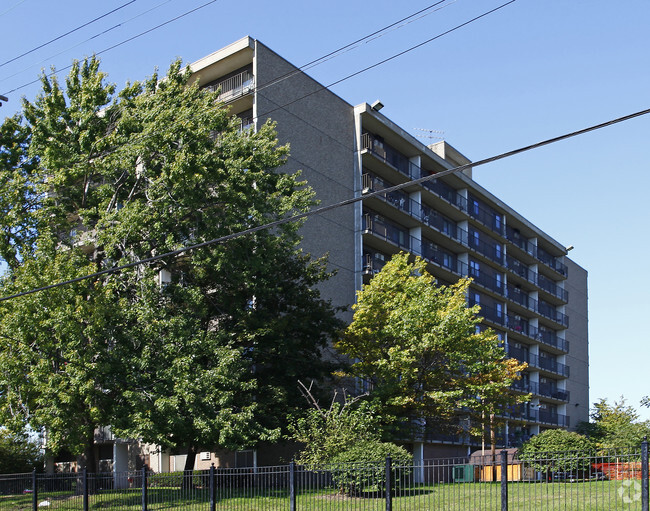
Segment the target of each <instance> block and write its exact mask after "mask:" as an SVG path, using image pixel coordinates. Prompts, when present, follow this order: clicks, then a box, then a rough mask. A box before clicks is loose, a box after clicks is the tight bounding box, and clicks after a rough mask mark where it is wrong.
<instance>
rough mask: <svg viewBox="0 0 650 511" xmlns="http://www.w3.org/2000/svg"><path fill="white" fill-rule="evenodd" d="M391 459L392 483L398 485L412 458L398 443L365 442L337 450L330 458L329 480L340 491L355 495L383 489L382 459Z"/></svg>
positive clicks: (384, 474) (383, 465) (402, 480)
mask: <svg viewBox="0 0 650 511" xmlns="http://www.w3.org/2000/svg"><path fill="white" fill-rule="evenodd" d="M388 456H390V457H391V460H392V466H393V470H392V486H393V488H395V487H398V486H400V485H401V484H403V483H404V482H405V480H406V479H407V478H408V476H409V473H410V470H411V467H410V466H409V465H411V464H412V460H413V457H412V456H411V454H409V453H408V452H407V451H406V450H405V449H404V448H403V447H400V446H398V445H395V444H392V443H387V442H379V441H374V440H370V441H366V442H362V443H359V444H356V445H354V446H352V447H350V448H349V449H347V450H345V451H343V452H341V453H339V454H338V455H337V456H335V457H334V458H333V459H332V464H333V467H332V479H333V480H334V483H335V484H336V486H337V488H338V489H339V491H340V492H341V493H345V494H346V495H359V494H361V493H363V492H367V491H374V492H383V491H384V489H385V488H386V465H385V461H386V458H387V457H388Z"/></svg>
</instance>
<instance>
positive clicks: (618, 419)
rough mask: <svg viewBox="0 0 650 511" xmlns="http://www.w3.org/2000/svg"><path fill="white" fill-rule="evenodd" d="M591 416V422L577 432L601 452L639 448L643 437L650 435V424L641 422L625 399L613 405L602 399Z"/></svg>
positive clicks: (579, 427)
mask: <svg viewBox="0 0 650 511" xmlns="http://www.w3.org/2000/svg"><path fill="white" fill-rule="evenodd" d="M589 415H590V419H591V420H590V422H582V423H580V424H579V425H578V427H577V430H578V431H579V432H581V433H583V434H585V435H587V436H588V437H589V438H590V439H591V440H592V441H593V442H595V444H596V445H597V446H598V448H599V449H601V450H608V449H628V448H630V447H638V446H639V445H640V444H641V441H642V440H643V437H645V436H648V435H649V434H650V423H649V422H648V421H645V422H640V421H639V414H638V413H637V411H636V410H635V409H634V407H632V406H628V405H627V404H626V402H625V398H623V397H621V400H620V401H615V402H614V404H613V405H612V404H609V403H608V402H607V399H604V398H603V399H600V400H599V401H597V402H596V403H594V407H593V409H592V411H591V413H590V414H589Z"/></svg>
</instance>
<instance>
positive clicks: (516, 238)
mask: <svg viewBox="0 0 650 511" xmlns="http://www.w3.org/2000/svg"><path fill="white" fill-rule="evenodd" d="M505 236H506V239H507V240H508V241H509V242H510V243H512V244H513V245H516V246H517V247H519V248H520V249H521V250H523V251H524V252H526V253H528V254H530V255H532V256H533V257H535V248H536V247H535V245H533V244H532V243H530V242H529V241H528V240H527V239H526V238H524V237H523V236H522V235H521V233H520V232H519V230H517V229H513V228H512V227H509V226H507V227H506V233H505Z"/></svg>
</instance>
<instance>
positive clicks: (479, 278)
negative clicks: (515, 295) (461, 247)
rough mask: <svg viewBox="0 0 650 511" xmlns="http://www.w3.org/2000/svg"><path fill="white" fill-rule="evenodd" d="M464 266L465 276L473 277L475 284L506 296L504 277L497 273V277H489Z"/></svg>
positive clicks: (483, 272)
mask: <svg viewBox="0 0 650 511" xmlns="http://www.w3.org/2000/svg"><path fill="white" fill-rule="evenodd" d="M460 264H462V270H464V271H463V275H467V276H468V277H471V278H472V280H473V281H474V282H476V283H477V284H480V285H482V286H483V287H485V288H487V289H489V290H490V291H494V292H495V293H498V294H500V295H502V296H503V295H504V286H503V277H502V276H501V275H500V274H498V273H496V274H495V275H488V274H487V273H486V272H485V271H478V272H477V271H476V270H474V269H473V268H472V267H471V266H468V265H467V264H465V263H460Z"/></svg>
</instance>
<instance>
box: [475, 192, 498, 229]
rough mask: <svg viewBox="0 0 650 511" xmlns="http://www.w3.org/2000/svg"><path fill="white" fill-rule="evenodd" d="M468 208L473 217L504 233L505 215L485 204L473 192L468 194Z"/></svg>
mask: <svg viewBox="0 0 650 511" xmlns="http://www.w3.org/2000/svg"><path fill="white" fill-rule="evenodd" d="M468 205H469V207H468V209H467V212H468V213H469V215H470V216H471V217H472V218H475V219H476V220H478V221H479V222H481V223H482V224H483V225H485V226H487V227H489V228H490V229H492V230H493V231H494V232H496V233H499V234H503V232H504V225H503V215H502V214H501V213H499V212H498V211H496V210H495V209H493V208H491V207H490V206H488V205H487V204H485V203H484V202H483V201H482V200H480V199H479V198H478V197H475V196H474V195H472V194H471V193H470V194H469V195H468Z"/></svg>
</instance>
